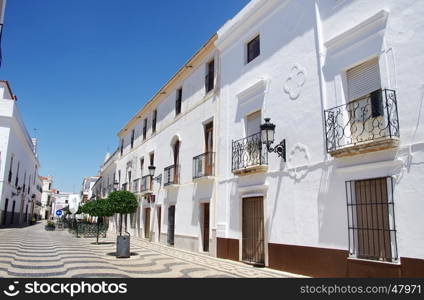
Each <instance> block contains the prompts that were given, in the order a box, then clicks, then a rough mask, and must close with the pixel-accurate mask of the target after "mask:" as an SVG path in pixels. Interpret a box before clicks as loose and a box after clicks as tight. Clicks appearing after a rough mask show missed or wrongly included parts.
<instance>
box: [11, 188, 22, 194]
mask: <svg viewBox="0 0 424 300" xmlns="http://www.w3.org/2000/svg"><path fill="white" fill-rule="evenodd" d="M21 191H22V188H21V187H20V186H18V187H17V188H16V193H15V192H12V196H19V195H20V194H21Z"/></svg>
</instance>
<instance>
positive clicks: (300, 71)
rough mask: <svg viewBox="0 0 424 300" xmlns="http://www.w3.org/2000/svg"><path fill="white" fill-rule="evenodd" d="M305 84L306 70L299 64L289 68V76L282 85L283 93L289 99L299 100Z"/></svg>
mask: <svg viewBox="0 0 424 300" xmlns="http://www.w3.org/2000/svg"><path fill="white" fill-rule="evenodd" d="M305 82H306V70H305V68H304V67H302V66H301V65H300V64H294V65H293V67H292V68H291V71H290V75H289V77H288V78H287V80H286V82H285V83H284V92H286V93H287V94H288V95H289V97H290V99H292V100H296V99H297V98H299V96H300V93H301V91H302V87H303V85H304V84H305Z"/></svg>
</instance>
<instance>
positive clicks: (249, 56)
mask: <svg viewBox="0 0 424 300" xmlns="http://www.w3.org/2000/svg"><path fill="white" fill-rule="evenodd" d="M256 41H257V43H258V48H257V53H256V55H255V53H252V54H251V51H253V49H252V50H251V48H250V45H252V43H254V42H256ZM245 49H246V64H249V63H250V62H252V61H254V60H255V59H256V58H257V57H259V56H260V55H261V35H260V34H257V35H255V37H253V38H252V39H250V40H249V41H248V42H247V43H246V45H245ZM254 55H255V56H254Z"/></svg>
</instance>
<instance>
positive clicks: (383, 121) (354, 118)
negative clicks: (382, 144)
mask: <svg viewBox="0 0 424 300" xmlns="http://www.w3.org/2000/svg"><path fill="white" fill-rule="evenodd" d="M324 116H325V127H326V140H327V152H329V153H331V152H334V151H336V150H341V149H344V148H347V147H352V146H356V145H360V144H364V143H367V142H368V143H369V142H371V141H380V140H384V139H393V138H399V117H398V110H397V101H396V92H395V91H394V90H388V89H384V90H377V91H375V92H372V93H371V94H369V95H367V96H365V97H362V98H359V99H357V100H354V101H351V102H349V103H347V104H344V105H340V106H337V107H334V108H331V109H327V110H325V111H324Z"/></svg>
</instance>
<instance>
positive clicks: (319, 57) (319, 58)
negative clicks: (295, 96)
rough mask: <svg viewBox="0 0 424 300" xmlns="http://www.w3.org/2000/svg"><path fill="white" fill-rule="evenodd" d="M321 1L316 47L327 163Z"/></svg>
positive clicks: (316, 7)
mask: <svg viewBox="0 0 424 300" xmlns="http://www.w3.org/2000/svg"><path fill="white" fill-rule="evenodd" d="M318 1H319V0H315V46H316V48H317V50H318V51H317V53H316V54H317V62H318V75H319V83H320V96H321V107H322V109H321V114H322V128H323V145H324V146H325V147H324V148H323V155H324V161H327V150H326V149H327V146H326V143H327V141H326V134H325V131H326V128H325V117H324V110H325V108H326V107H327V106H328V105H327V104H328V103H327V101H326V99H327V89H326V85H325V79H324V73H323V71H322V70H323V66H324V62H325V56H326V48H325V46H324V39H323V36H322V23H321V15H320V12H319V4H318Z"/></svg>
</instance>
